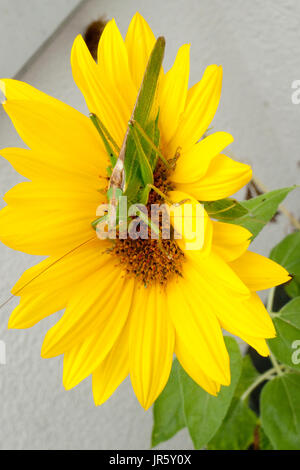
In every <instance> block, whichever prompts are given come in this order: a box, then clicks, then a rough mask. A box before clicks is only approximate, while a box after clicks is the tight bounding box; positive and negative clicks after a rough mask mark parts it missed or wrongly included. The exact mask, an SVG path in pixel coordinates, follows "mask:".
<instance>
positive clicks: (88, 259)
mask: <svg viewBox="0 0 300 470" xmlns="http://www.w3.org/2000/svg"><path fill="white" fill-rule="evenodd" d="M154 44H155V38H154V35H153V33H152V31H151V30H150V28H149V26H148V24H147V23H146V22H145V20H144V19H143V18H142V17H141V15H139V14H138V13H137V14H136V15H135V16H134V17H133V19H132V21H131V23H130V26H129V28H128V32H127V35H126V38H125V41H124V40H123V39H122V37H121V34H120V32H119V30H118V28H117V25H116V23H115V21H114V20H112V21H110V22H109V23H107V25H106V27H105V29H104V32H103V34H102V36H101V39H100V42H99V48H98V60H97V62H95V61H94V60H93V58H92V57H91V55H90V53H89V51H88V49H87V46H86V44H85V42H84V41H83V38H82V37H81V36H78V37H77V38H76V39H75V41H74V45H73V48H72V54H71V64H72V70H73V76H74V80H75V82H76V84H77V85H78V87H79V88H80V90H81V92H82V93H83V95H84V97H85V100H86V103H87V106H88V108H89V111H90V112H91V113H93V114H95V115H96V116H97V117H98V118H99V120H100V121H101V122H102V123H103V125H104V126H105V128H106V129H107V130H108V131H109V133H110V135H111V136H112V138H113V139H114V141H115V143H116V145H117V146H119V147H121V146H122V142H123V140H124V136H125V134H126V130H127V127H128V121H129V119H130V116H131V114H132V110H133V108H134V104H135V102H136V99H137V94H138V90H139V88H140V85H141V83H142V79H143V76H144V72H145V69H146V66H147V62H148V59H149V56H150V53H151V51H152V49H153V46H154ZM188 78H189V46H188V45H183V46H182V47H181V48H180V49H179V51H178V53H177V56H176V59H175V62H174V65H173V66H172V68H171V69H170V70H169V71H168V72H167V73H164V72H163V70H161V73H160V77H159V81H158V89H157V93H156V98H155V100H156V106H157V109H159V121H158V128H159V133H160V142H159V148H160V151H161V153H162V155H163V156H164V157H165V159H166V160H167V161H172V160H173V161H176V165H175V166H174V167H173V168H172V170H171V171H166V169H165V168H164V166H163V164H161V163H159V164H157V166H156V168H155V171H154V185H155V186H156V187H157V189H158V190H159V191H160V192H161V193H164V194H166V196H167V199H168V201H170V200H171V201H173V202H178V201H183V202H184V201H190V202H191V203H192V206H193V208H194V209H195V208H196V207H197V205H199V202H198V201H214V200H218V199H222V198H225V197H228V196H230V195H232V194H233V193H235V192H236V191H237V190H239V189H240V188H241V187H243V186H244V185H245V184H246V183H247V182H248V181H249V180H250V179H251V168H250V167H249V166H248V165H245V164H242V163H238V162H235V161H233V160H232V159H231V158H229V157H227V156H226V155H224V154H223V153H221V152H222V151H223V150H224V148H225V147H227V146H228V145H229V144H230V143H231V142H232V141H233V138H232V136H231V135H230V134H228V133H226V132H215V133H213V134H210V135H209V136H206V137H205V136H204V133H205V131H206V130H207V128H208V127H209V125H210V123H211V121H212V119H213V117H214V115H215V112H216V110H217V107H218V104H219V99H220V94H221V82H222V68H221V67H220V66H217V65H211V66H209V67H208V68H207V69H206V70H205V73H204V75H203V77H202V79H201V81H200V82H199V83H197V84H196V85H194V86H193V87H192V88H188ZM0 84H1V89H2V91H3V92H4V94H5V97H6V101H5V102H4V103H3V106H4V109H5V111H6V112H7V113H8V115H9V116H10V118H11V120H12V122H13V124H14V126H15V128H16V130H17V131H18V133H19V135H20V136H21V138H22V139H23V140H24V142H25V143H26V145H27V146H28V147H29V149H21V148H6V149H4V150H2V151H1V155H2V156H3V157H4V158H6V159H7V160H8V161H9V162H10V163H11V164H12V165H13V166H14V168H15V169H16V170H17V171H18V172H19V173H21V174H22V175H23V176H25V177H26V178H28V179H29V180H30V181H28V182H24V183H21V184H18V185H17V186H16V187H14V188H13V189H12V190H10V191H9V192H8V193H7V194H6V195H5V198H4V199H5V201H6V203H7V206H6V207H5V208H4V209H3V210H2V211H1V212H0V238H1V240H2V242H3V243H5V244H6V245H8V246H9V247H11V248H13V249H15V250H20V251H23V252H25V253H30V254H33V255H46V256H48V258H46V259H45V260H44V261H42V262H41V263H39V264H38V265H37V266H35V267H33V268H31V269H29V270H28V271H26V272H25V273H24V274H23V276H22V277H21V279H20V280H19V281H18V282H17V284H16V285H15V287H14V288H13V291H12V293H13V294H14V295H19V296H20V298H21V300H20V304H19V306H18V307H17V308H16V309H15V310H14V311H13V313H12V315H11V318H10V320H9V327H10V328H29V327H31V326H33V325H34V324H36V323H37V322H38V321H40V320H41V319H43V318H45V317H47V316H49V315H51V314H52V313H54V312H56V311H58V310H60V309H64V308H65V312H64V314H63V316H62V317H61V319H60V320H59V321H58V323H57V324H56V325H55V326H53V327H52V328H51V329H50V331H49V332H48V333H47V335H46V337H45V340H44V343H43V347H42V356H43V357H47V358H48V357H54V356H58V355H61V354H63V355H64V373H63V382H64V386H65V387H66V388H67V389H70V388H72V387H74V386H76V385H77V384H78V383H79V382H80V381H82V380H83V379H85V378H86V377H87V376H89V375H90V374H92V376H93V393H94V399H95V403H96V405H100V404H101V403H103V402H104V401H105V400H107V399H108V398H109V397H110V396H111V394H112V393H113V392H114V391H115V389H116V388H117V387H118V386H119V384H120V383H121V382H122V381H123V380H124V379H125V378H126V376H127V375H128V374H129V375H130V378H131V382H132V386H133V388H134V391H135V393H136V396H137V398H138V399H139V401H140V403H141V405H142V406H143V407H144V408H146V409H147V408H148V407H149V406H150V405H151V404H152V403H153V402H154V400H155V399H156V398H157V397H158V395H159V394H160V393H161V391H162V390H163V388H164V386H165V385H166V382H167V380H168V377H169V374H170V370H171V365H172V359H173V354H174V352H175V354H176V355H177V357H178V359H179V361H180V363H181V365H182V366H183V367H184V369H185V370H186V371H187V373H188V374H189V375H190V376H191V377H192V378H193V379H194V380H195V381H196V382H197V383H198V384H199V385H200V386H201V387H203V388H204V389H205V390H207V391H208V392H209V393H211V394H214V395H216V394H217V393H218V391H219V389H220V385H221V384H224V385H228V384H229V383H230V368H229V357H228V352H227V350H226V347H225V344H224V340H223V335H222V329H225V330H227V331H228V332H230V333H232V334H234V335H237V336H239V337H240V338H242V339H243V340H245V341H246V342H247V343H248V344H250V345H251V346H253V347H254V348H255V349H256V350H257V351H258V352H259V353H260V354H262V355H268V348H267V345H266V342H265V338H272V337H274V336H275V330H274V327H273V324H272V321H271V319H270V317H269V315H268V313H267V311H266V309H265V307H264V305H263V303H262V302H261V300H260V299H259V297H258V295H257V294H256V293H255V292H256V291H257V290H260V289H266V288H269V287H272V286H275V285H278V284H281V283H283V282H286V281H287V280H288V279H289V276H288V273H287V272H286V271H285V270H284V269H283V268H281V267H280V266H279V265H277V264H276V263H274V262H272V261H270V260H269V259H267V258H264V257H262V256H260V255H257V254H255V253H252V252H250V251H247V249H248V246H249V243H250V238H251V233H250V232H249V231H247V230H246V229H244V228H242V227H240V226H237V225H231V224H226V223H221V222H216V221H213V220H210V219H209V218H208V216H207V214H206V213H205V212H204V222H205V223H204V244H203V246H202V247H201V249H197V250H192V251H190V250H187V249H185V244H184V243H182V242H178V243H177V242H176V240H173V239H172V240H163V241H160V240H140V239H139V240H115V241H111V240H100V239H99V238H98V237H97V234H96V232H95V230H94V229H93V228H92V226H91V222H92V221H93V220H94V219H95V216H96V210H97V207H98V206H99V205H100V204H101V203H104V202H105V201H106V191H107V185H108V173H107V171H108V170H107V167H108V166H109V159H108V155H107V151H106V149H105V146H104V144H103V141H102V139H101V138H100V135H99V133H98V132H97V130H96V128H95V126H94V125H93V123H92V121H91V120H90V119H89V118H88V117H87V116H85V115H83V114H81V113H80V112H78V111H76V110H75V109H73V108H71V107H70V106H68V105H66V104H64V103H62V102H60V101H58V100H56V99H54V98H51V97H50V96H47V95H45V94H44V93H42V92H40V91H38V90H36V89H34V88H32V87H31V86H29V85H27V84H25V83H22V82H19V81H16V80H1V82H0ZM159 199H160V197H159V194H157V193H156V192H155V191H153V190H152V191H151V192H150V194H149V201H151V202H155V201H157V200H159ZM133 202H134V201H133ZM183 205H184V204H183ZM173 222H174V221H173ZM145 284H146V286H145Z"/></svg>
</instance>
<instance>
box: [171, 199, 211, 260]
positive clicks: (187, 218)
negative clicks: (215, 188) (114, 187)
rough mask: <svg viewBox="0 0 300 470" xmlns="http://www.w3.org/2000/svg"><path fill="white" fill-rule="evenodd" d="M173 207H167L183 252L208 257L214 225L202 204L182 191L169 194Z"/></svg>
mask: <svg viewBox="0 0 300 470" xmlns="http://www.w3.org/2000/svg"><path fill="white" fill-rule="evenodd" d="M168 197H169V199H170V201H172V202H173V205H172V206H167V210H168V212H169V214H170V221H171V224H172V225H173V227H174V230H175V232H176V237H177V238H176V241H177V243H178V245H179V246H180V248H181V249H182V250H183V251H187V252H189V251H190V252H191V256H193V253H194V252H195V251H197V253H198V255H201V256H207V255H208V254H209V252H210V250H211V243H212V223H211V220H210V218H209V217H208V215H207V212H206V211H205V209H204V207H203V205H202V204H200V203H199V202H198V201H196V200H195V199H194V198H193V197H191V196H190V194H187V193H184V192H182V191H176V190H175V191H170V192H169V193H168Z"/></svg>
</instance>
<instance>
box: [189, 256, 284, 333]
mask: <svg viewBox="0 0 300 470" xmlns="http://www.w3.org/2000/svg"><path fill="white" fill-rule="evenodd" d="M201 261H202V263H201V264H200V263H199V262H197V263H195V262H193V261H189V263H188V264H187V265H186V267H185V269H184V276H185V278H186V280H187V281H189V283H190V284H191V286H192V287H193V289H194V291H195V295H198V297H199V302H204V303H205V305H206V308H210V309H211V311H212V312H214V314H215V315H216V317H217V318H218V319H219V321H220V323H221V325H222V328H225V329H226V330H227V331H228V332H229V333H232V334H234V335H237V336H241V337H242V335H243V334H247V335H251V336H253V337H257V338H272V337H274V334H275V329H274V325H273V323H272V320H271V317H270V315H269V314H268V312H267V310H266V308H265V306H264V305H263V303H262V301H261V300H260V298H259V297H258V295H257V294H255V293H252V294H251V295H250V296H248V297H246V298H245V297H238V296H237V295H236V294H234V293H233V292H232V291H230V290H228V288H226V286H225V285H224V283H221V282H218V280H217V278H216V279H215V281H214V282H213V281H212V280H211V278H210V276H209V268H211V269H212V270H214V271H215V272H216V273H217V272H218V267H217V265H215V266H214V264H213V262H209V261H210V260H209V257H208V258H206V259H205V261H206V263H204V260H201ZM205 264H206V266H205Z"/></svg>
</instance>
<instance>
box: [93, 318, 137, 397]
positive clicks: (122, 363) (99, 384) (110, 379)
mask: <svg viewBox="0 0 300 470" xmlns="http://www.w3.org/2000/svg"><path fill="white" fill-rule="evenodd" d="M128 324H129V322H127V324H126V325H125V327H124V328H123V330H122V332H121V334H120V336H119V338H118V339H117V341H116V342H115V344H114V346H113V348H112V349H111V351H110V352H109V353H108V355H107V356H106V358H105V359H104V361H103V362H102V363H101V364H100V366H99V367H98V368H97V369H96V370H95V372H94V373H93V395H94V401H95V405H97V406H98V405H102V403H104V402H105V401H106V400H108V398H109V397H110V396H111V395H112V394H113V393H114V391H115V390H116V388H117V387H118V386H119V385H120V383H122V382H123V380H124V379H125V378H126V377H127V376H128V374H129V328H128Z"/></svg>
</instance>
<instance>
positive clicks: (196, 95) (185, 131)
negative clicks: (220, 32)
mask: <svg viewBox="0 0 300 470" xmlns="http://www.w3.org/2000/svg"><path fill="white" fill-rule="evenodd" d="M221 87H222V67H218V66H217V65H210V66H209V67H207V69H206V70H205V72H204V75H203V77H202V80H201V81H200V82H199V83H197V84H196V85H194V86H193V87H192V88H191V89H190V90H189V92H188V97H187V104H186V107H185V110H184V113H183V115H182V118H181V119H180V122H179V125H178V128H177V131H176V133H175V135H174V137H173V139H172V140H171V142H170V144H169V145H168V149H167V154H168V156H169V157H172V156H174V155H175V153H176V150H177V149H178V147H180V148H181V149H182V152H186V151H188V150H189V149H190V148H191V147H192V146H193V145H194V144H195V143H196V142H197V141H198V140H199V139H200V138H201V137H202V135H203V134H204V132H205V131H206V130H207V128H208V126H209V124H210V123H211V121H212V119H213V117H214V115H215V113H216V110H217V108H218V104H219V100H220V96H221Z"/></svg>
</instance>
